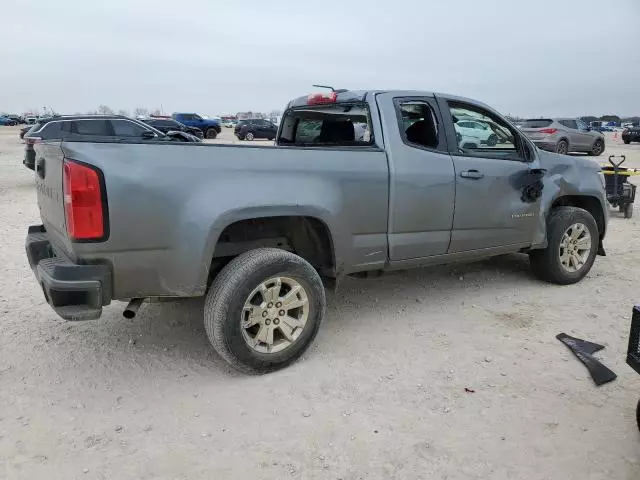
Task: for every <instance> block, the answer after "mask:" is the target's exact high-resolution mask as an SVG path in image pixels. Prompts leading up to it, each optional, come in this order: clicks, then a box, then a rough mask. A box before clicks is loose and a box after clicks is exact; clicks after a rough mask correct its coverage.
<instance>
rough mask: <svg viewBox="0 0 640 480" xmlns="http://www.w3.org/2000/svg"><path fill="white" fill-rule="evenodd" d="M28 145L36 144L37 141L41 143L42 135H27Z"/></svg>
mask: <svg viewBox="0 0 640 480" xmlns="http://www.w3.org/2000/svg"><path fill="white" fill-rule="evenodd" d="M25 140H26V142H27V145H35V144H36V143H40V142H41V141H42V138H40V137H27V138H25Z"/></svg>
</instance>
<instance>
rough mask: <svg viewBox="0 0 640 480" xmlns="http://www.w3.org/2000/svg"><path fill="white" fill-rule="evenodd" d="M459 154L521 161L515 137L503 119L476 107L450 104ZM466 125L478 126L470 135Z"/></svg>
mask: <svg viewBox="0 0 640 480" xmlns="http://www.w3.org/2000/svg"><path fill="white" fill-rule="evenodd" d="M449 110H450V112H451V120H452V121H453V128H454V129H455V131H456V140H457V142H458V149H459V152H460V153H461V154H463V155H467V156H471V157H485V158H504V159H506V160H523V159H524V158H525V156H524V154H523V153H522V150H521V148H522V147H521V146H520V143H519V142H518V134H517V133H516V132H515V131H514V130H513V129H512V128H511V126H510V125H508V124H507V123H506V122H505V121H504V120H502V119H500V118H499V117H497V116H495V115H494V114H492V113H491V112H488V111H486V110H484V109H483V108H481V107H477V106H475V105H473V106H472V105H467V104H463V103H456V102H449ZM467 122H470V123H474V124H477V125H478V127H477V128H476V129H474V130H473V133H472V134H471V133H470V131H469V130H467V129H466V128H464V126H463V125H464V124H466V123H467Z"/></svg>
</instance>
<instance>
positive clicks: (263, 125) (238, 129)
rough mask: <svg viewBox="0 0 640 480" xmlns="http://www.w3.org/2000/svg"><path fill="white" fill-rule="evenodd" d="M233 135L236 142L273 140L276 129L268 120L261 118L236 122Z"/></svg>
mask: <svg viewBox="0 0 640 480" xmlns="http://www.w3.org/2000/svg"><path fill="white" fill-rule="evenodd" d="M233 133H234V134H235V136H236V137H238V140H248V141H251V140H255V139H257V138H267V139H269V140H273V139H274V138H276V135H277V133H278V127H277V126H276V125H275V124H274V123H272V122H270V121H269V120H263V119H261V118H251V119H246V120H238V123H237V124H236V126H235V128H234V130H233Z"/></svg>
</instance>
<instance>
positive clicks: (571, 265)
mask: <svg viewBox="0 0 640 480" xmlns="http://www.w3.org/2000/svg"><path fill="white" fill-rule="evenodd" d="M598 242H599V233H598V226H597V225H596V221H595V220H594V219H593V217H592V216H591V214H590V213H589V212H587V211H586V210H583V209H582V208H577V207H559V208H555V209H553V210H552V211H551V213H550V215H549V218H548V220H547V248H545V249H544V250H534V251H532V252H531V253H530V254H529V263H530V264H531V270H532V271H533V273H534V274H535V275H536V276H537V277H538V278H540V279H542V280H545V281H547V282H551V283H558V284H560V285H568V284H571V283H576V282H579V281H580V280H582V279H583V278H584V276H585V275H586V274H587V273H589V270H591V267H592V266H593V262H594V261H595V258H596V253H597V251H598Z"/></svg>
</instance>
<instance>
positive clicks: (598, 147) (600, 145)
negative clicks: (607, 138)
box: [591, 139, 604, 157]
mask: <svg viewBox="0 0 640 480" xmlns="http://www.w3.org/2000/svg"><path fill="white" fill-rule="evenodd" d="M602 152H604V141H602V140H600V139H598V140H596V141H595V142H594V143H593V147H592V148H591V155H593V156H594V157H597V156H598V155H602Z"/></svg>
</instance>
